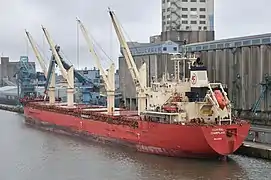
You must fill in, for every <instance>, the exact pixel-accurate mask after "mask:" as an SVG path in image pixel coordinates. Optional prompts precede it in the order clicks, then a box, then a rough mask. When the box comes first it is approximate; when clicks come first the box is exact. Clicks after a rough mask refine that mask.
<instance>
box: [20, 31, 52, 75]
mask: <svg viewBox="0 0 271 180" xmlns="http://www.w3.org/2000/svg"><path fill="white" fill-rule="evenodd" d="M25 34H26V36H27V39H28V41H29V43H30V45H31V47H32V49H33V51H34V53H35V56H36V58H37V59H38V61H39V64H40V66H41V69H42V71H43V73H44V75H45V78H47V69H48V68H47V64H46V63H45V61H44V59H43V58H42V56H41V54H40V52H39V50H38V48H37V46H36V45H35V43H34V39H33V37H32V36H31V34H30V33H29V32H28V31H27V30H25Z"/></svg>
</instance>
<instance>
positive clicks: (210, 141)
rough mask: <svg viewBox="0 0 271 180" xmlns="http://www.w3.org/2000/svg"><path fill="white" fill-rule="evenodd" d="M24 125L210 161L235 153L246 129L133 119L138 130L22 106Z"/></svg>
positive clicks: (153, 152) (167, 154) (164, 153)
mask: <svg viewBox="0 0 271 180" xmlns="http://www.w3.org/2000/svg"><path fill="white" fill-rule="evenodd" d="M24 115H25V117H26V122H27V123H30V124H35V125H38V126H40V127H46V128H48V127H49V128H54V129H56V130H61V131H65V132H66V133H69V134H77V135H78V134H79V135H84V136H86V135H87V136H88V137H92V138H93V139H95V140H102V141H103V142H104V141H110V142H118V143H122V144H125V145H127V146H131V147H133V148H135V149H136V150H137V151H140V152H145V153H152V154H158V155H166V156H175V157H196V158H211V157H219V156H226V155H229V154H232V153H233V152H234V151H236V150H237V149H238V148H239V147H240V146H241V145H242V143H243V141H244V140H245V138H246V136H247V134H248V132H249V128H250V125H249V124H248V123H235V124H231V125H213V126H207V125H176V124H161V123H156V122H149V121H143V120H140V118H139V117H138V116H132V117H131V118H133V119H136V121H137V122H138V127H137V128H135V127H129V126H125V125H116V124H110V123H107V122H103V121H99V120H92V119H84V118H80V117H76V116H72V115H68V114H63V113H59V112H52V111H48V110H41V109H38V108H37V109H36V108H33V107H29V106H25V107H24Z"/></svg>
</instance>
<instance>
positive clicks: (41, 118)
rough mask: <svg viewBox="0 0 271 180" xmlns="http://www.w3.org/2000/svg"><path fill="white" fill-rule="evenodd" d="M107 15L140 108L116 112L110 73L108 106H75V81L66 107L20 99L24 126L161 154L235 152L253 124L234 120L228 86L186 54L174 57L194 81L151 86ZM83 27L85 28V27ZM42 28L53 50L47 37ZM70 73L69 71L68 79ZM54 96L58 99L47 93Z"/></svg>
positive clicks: (177, 80) (212, 155) (209, 155)
mask: <svg viewBox="0 0 271 180" xmlns="http://www.w3.org/2000/svg"><path fill="white" fill-rule="evenodd" d="M109 13H110V17H111V19H112V22H113V25H114V28H115V30H116V34H117V36H118V38H119V41H120V44H121V47H122V49H123V51H124V56H125V60H126V61H127V65H128V68H129V70H130V73H131V75H132V77H133V79H134V80H135V84H136V90H137V95H138V110H137V111H129V110H126V109H122V108H114V98H112V97H114V90H113V88H114V86H113V85H112V84H113V83H112V82H113V80H112V79H113V78H112V77H111V76H110V70H109V71H108V75H107V76H103V78H104V80H105V83H106V84H107V96H108V97H107V107H102V106H88V105H82V104H76V103H73V101H72V100H73V99H72V96H71V95H70V94H68V93H72V83H71V85H68V89H67V94H68V95H67V97H68V101H67V103H63V102H58V101H55V100H52V99H51V100H49V101H46V100H44V99H43V98H40V99H38V98H36V99H22V100H21V102H22V103H23V104H24V115H25V122H26V123H27V124H30V125H33V126H38V127H41V128H44V129H48V130H53V131H57V132H62V133H67V134H70V135H77V136H82V137H87V138H89V139H92V140H95V141H99V142H108V143H116V144H120V145H125V146H128V147H131V148H134V149H135V150H137V151H139V152H145V153H151V154H157V155H165V156H174V157H191V158H217V157H225V156H227V155H230V154H232V153H234V152H235V151H236V150H237V149H238V148H239V147H240V146H241V145H242V143H243V141H244V140H245V138H246V136H247V135H248V132H249V129H250V124H249V123H248V122H247V121H245V120H242V119H238V118H234V117H232V114H231V102H230V100H229V99H228V96H227V93H226V92H225V90H224V86H223V85H222V84H221V83H210V82H209V80H208V76H207V68H206V67H205V66H204V65H203V63H202V62H201V60H200V58H199V57H196V56H195V55H189V56H188V55H187V54H186V53H183V54H174V55H172V60H173V61H174V63H175V64H176V65H177V66H179V65H180V62H181V61H182V62H183V65H188V67H187V69H188V70H189V74H190V77H189V78H182V79H180V78H179V77H178V76H176V77H175V79H174V80H171V79H168V78H166V76H164V78H163V80H162V81H160V82H152V84H151V86H150V87H147V86H146V64H143V65H142V66H141V68H140V69H139V70H138V69H137V67H136V66H135V62H134V61H133V58H132V55H131V52H130V51H129V48H127V47H128V45H127V43H126V42H125V41H124V36H123V34H122V31H121V30H120V26H119V25H118V22H117V20H116V18H115V14H114V12H112V11H109ZM81 28H82V29H84V28H83V26H82V24H81ZM43 30H44V33H45V36H46V37H47V40H48V43H49V44H50V46H51V49H53V48H54V45H53V44H52V42H51V41H50V39H49V35H48V33H47V32H46V30H45V29H43ZM85 32H86V31H85ZM85 35H86V34H85ZM92 52H93V51H92ZM53 54H54V56H55V59H56V60H57V59H58V57H57V53H56V51H54V50H53ZM59 63H60V61H59ZM59 67H60V68H61V65H59ZM71 68H72V67H71ZM177 69H180V67H178V68H177ZM185 69H186V68H183V70H185ZM71 72H72V70H68V71H67V76H66V78H69V75H68V74H69V73H71ZM101 72H102V71H101ZM71 74H72V73H71ZM177 74H179V72H177ZM184 74H186V73H184ZM102 75H103V73H102ZM70 77H72V76H70ZM69 81H70V80H69ZM69 81H67V82H69ZM51 90H52V87H51ZM52 92H53V91H52ZM50 97H51V98H54V96H53V95H52V96H50V93H49V98H50Z"/></svg>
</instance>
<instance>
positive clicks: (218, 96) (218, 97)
mask: <svg viewBox="0 0 271 180" xmlns="http://www.w3.org/2000/svg"><path fill="white" fill-rule="evenodd" d="M214 94H215V98H216V100H217V102H218V105H219V107H220V108H221V109H224V108H225V107H226V106H227V102H226V100H225V98H224V96H223V94H222V93H221V91H220V90H215V91H214Z"/></svg>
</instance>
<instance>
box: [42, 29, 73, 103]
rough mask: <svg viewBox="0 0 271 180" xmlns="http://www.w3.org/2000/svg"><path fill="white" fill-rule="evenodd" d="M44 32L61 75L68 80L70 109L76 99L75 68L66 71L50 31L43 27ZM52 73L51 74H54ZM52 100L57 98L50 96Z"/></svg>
mask: <svg viewBox="0 0 271 180" xmlns="http://www.w3.org/2000/svg"><path fill="white" fill-rule="evenodd" d="M42 30H43V32H44V35H45V37H46V39H47V41H48V44H49V45H50V48H51V50H52V52H53V57H54V59H55V60H56V62H57V64H58V66H59V68H60V71H61V74H62V76H63V77H64V78H65V79H66V80H67V85H68V86H67V106H68V107H73V106H74V97H73V94H74V68H73V66H71V67H70V68H69V69H68V70H66V69H65V68H64V66H63V64H62V62H61V59H60V57H59V55H58V53H57V50H56V47H57V46H55V45H54V43H53V40H52V38H51V36H50V35H49V33H48V31H47V29H46V28H44V27H43V26H42ZM52 73H53V74H55V72H54V71H53V72H52ZM52 73H51V74H52ZM51 98H55V96H53V97H51V96H50V95H49V99H51Z"/></svg>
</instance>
